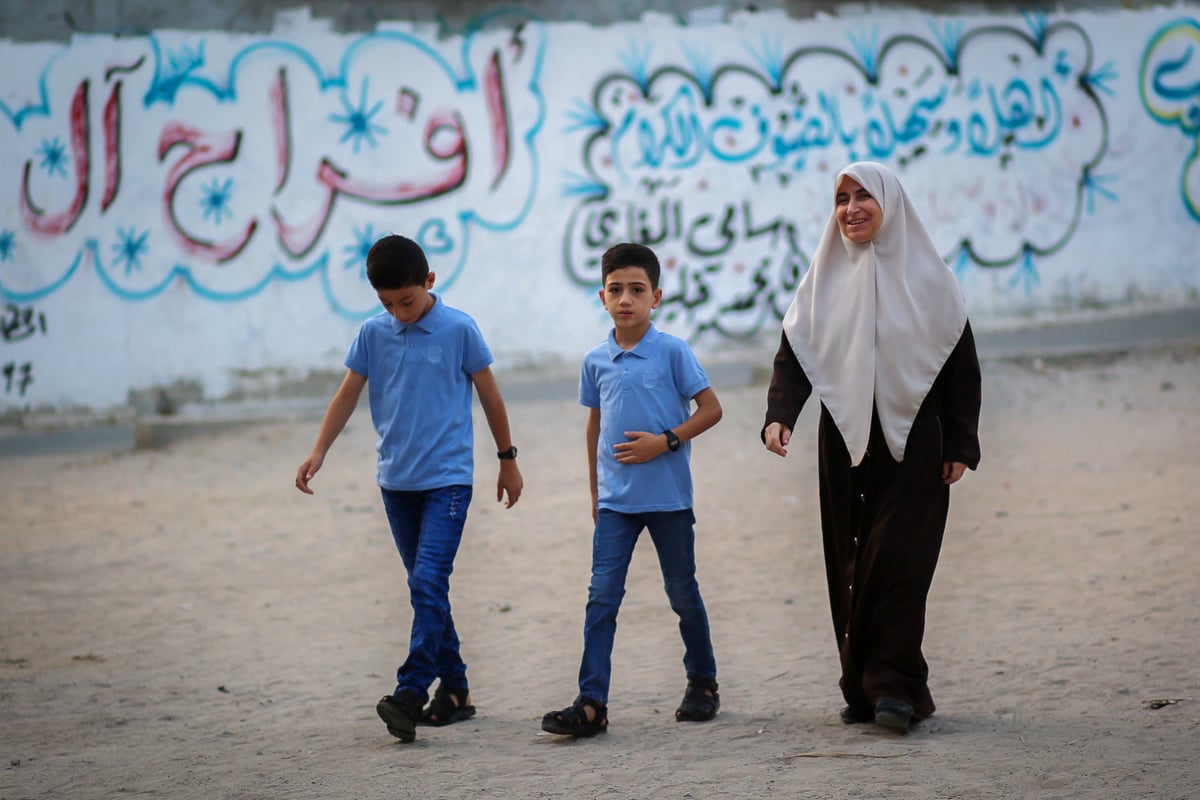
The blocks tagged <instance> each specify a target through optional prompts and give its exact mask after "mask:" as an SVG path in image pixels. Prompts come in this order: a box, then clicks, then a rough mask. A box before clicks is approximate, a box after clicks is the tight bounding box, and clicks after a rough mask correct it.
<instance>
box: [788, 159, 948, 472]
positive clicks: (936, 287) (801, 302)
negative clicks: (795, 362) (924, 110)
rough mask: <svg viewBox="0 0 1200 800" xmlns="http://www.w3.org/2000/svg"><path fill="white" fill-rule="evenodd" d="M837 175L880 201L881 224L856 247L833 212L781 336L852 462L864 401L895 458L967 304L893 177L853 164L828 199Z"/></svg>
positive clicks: (859, 448)
mask: <svg viewBox="0 0 1200 800" xmlns="http://www.w3.org/2000/svg"><path fill="white" fill-rule="evenodd" d="M844 176H849V177H851V178H853V179H854V180H856V181H858V182H859V183H860V184H862V187H863V188H864V189H866V190H867V192H869V193H870V195H871V197H873V198H874V199H875V201H876V202H877V203H879V207H880V209H882V211H883V224H882V225H881V227H880V228H879V232H878V233H877V234H876V235H875V238H874V239H872V240H871V241H870V242H868V243H866V244H855V243H854V242H852V241H850V240H849V239H846V238H844V237H843V236H842V231H841V228H839V227H838V222H837V210H836V208H835V210H834V213H833V214H832V215H831V216H830V217H829V222H828V224H826V226H825V232H824V233H823V234H822V235H821V241H820V242H819V243H818V244H817V249H816V252H815V253H814V254H813V257H812V260H811V262H810V263H809V267H808V272H807V273H806V274H805V275H804V278H803V279H802V280H801V281H800V285H799V287H797V289H796V297H795V299H794V300H792V305H791V307H790V308H789V309H788V311H787V314H786V315H784V318H783V331H784V333H785V334H786V336H787V340H788V343H789V344H791V346H792V350H794V351H795V353H796V358H797V359H799V361H800V365H801V366H802V367H803V368H804V372H805V374H806V375H807V376H808V379H809V381H810V382H811V383H812V385H813V391H815V392H816V394H817V396H818V397H819V398H821V402H822V403H824V404H825V407H826V408H827V409H829V413H830V415H831V416H832V417H833V421H834V423H836V425H837V427H838V430H839V431H841V434H842V438H844V439H845V441H846V448H847V449H848V450H849V452H850V463H851V464H852V465H854V466H857V465H858V464H859V463H860V462H861V461H862V459H863V455H864V454H865V453H866V451H867V440H868V438H869V437H870V434H871V408H872V403H874V406H875V407H876V408H877V409H878V412H879V421H880V424H881V425H882V427H883V433H884V437H885V439H886V440H887V446H888V450H890V451H891V454H892V457H893V458H894V459H896V460H897V461H903V460H904V446H905V443H906V442H907V441H908V432H909V429H911V428H912V423H913V419H914V418H915V417H916V415H917V411H918V410H919V409H920V408H921V403H922V401H924V399H925V395H927V394H928V393H929V389H930V388H931V387H932V386H933V381H934V379H935V378H937V376H938V373H939V372H940V371H941V369H942V366H943V365H944V364H945V363H946V359H947V358H948V357H949V356H950V353H951V352H952V351H953V350H954V346H955V345H956V344H958V339H959V337H960V336H961V335H962V332H963V327H964V326H965V325H966V321H967V309H966V303H965V301H964V300H963V295H962V291H961V290H960V289H959V286H958V281H957V280H956V279H955V277H954V273H953V272H952V271H951V270H950V268H949V267H947V266H946V263H945V262H944V261H942V257H941V255H940V254H939V253H938V250H937V247H936V246H935V245H934V243H933V240H932V239H931V238H930V236H929V234H928V233H927V232H926V231H925V227H924V226H923V225H922V224H921V220H920V219H919V218H918V217H917V212H916V210H915V209H914V208H913V205H912V202H911V201H910V200H909V199H908V195H907V194H906V193H905V191H904V187H902V186H901V185H900V179H899V178H897V177H896V175H895V173H893V172H892V171H891V170H890V169H888V168H887V167H885V166H883V165H882V164H876V163H873V162H866V161H860V162H856V163H854V164H851V165H849V166H848V167H846V168H845V169H843V170H842V171H841V172H839V173H838V175H837V177H836V178H835V179H834V183H833V186H834V194H835V195H836V193H837V190H838V186H840V185H841V182H842V178H843V177H844Z"/></svg>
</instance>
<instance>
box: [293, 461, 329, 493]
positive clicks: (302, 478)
mask: <svg viewBox="0 0 1200 800" xmlns="http://www.w3.org/2000/svg"><path fill="white" fill-rule="evenodd" d="M323 463H325V459H324V458H322V457H320V456H309V457H308V459H307V460H305V462H304V463H303V464H301V465H300V467H299V469H297V470H296V488H297V489H299V490H300V491H302V492H304V493H305V494H312V493H313V490H312V489H310V488H308V482H309V481H311V480H312V479H313V476H314V475H316V474H317V470H319V469H320V468H321V465H322V464H323Z"/></svg>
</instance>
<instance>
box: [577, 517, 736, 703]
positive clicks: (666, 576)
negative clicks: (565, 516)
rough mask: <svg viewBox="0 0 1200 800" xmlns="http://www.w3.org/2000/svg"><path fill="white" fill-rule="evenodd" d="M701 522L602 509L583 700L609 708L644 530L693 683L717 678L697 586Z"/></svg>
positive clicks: (586, 626)
mask: <svg viewBox="0 0 1200 800" xmlns="http://www.w3.org/2000/svg"><path fill="white" fill-rule="evenodd" d="M695 522H696V517H695V515H694V514H693V513H692V510H691V509H690V508H689V509H684V510H682V511H658V512H651V513H644V514H622V513H620V512H617V511H610V510H608V509H603V508H602V509H600V512H599V514H598V515H597V518H596V531H595V533H594V534H593V537H592V582H591V585H590V586H589V587H588V602H587V613H586V618H585V620H584V624H583V661H582V663H581V664H580V666H579V694H580V695H581V696H583V697H587V698H591V699H592V700H596V701H597V702H600V703H604V704H607V703H608V686H609V682H610V679H611V677H612V649H613V639H614V638H615V636H616V633H617V611H618V610H620V608H621V600H622V599H623V598H624V597H625V576H626V574H627V573H628V572H629V562H630V559H632V558H633V548H634V545H636V544H637V540H638V536H639V535H640V534H641V532H642V530H643V529H645V530H649V531H650V539H651V540H652V541H653V542H654V549H655V550H656V551H657V552H658V564H659V567H660V568H661V569H662V575H663V586H664V588H665V589H666V590H667V599H668V600H669V601H670V603H671V610H672V611H674V612H675V613H676V614H677V615H678V616H679V633H680V635H681V636H682V637H683V648H684V652H683V666H684V670H685V671H686V674H687V677H688V679H689V680H690V679H693V678H701V679H702V678H712V679H715V678H716V677H717V662H716V659H715V658H714V657H713V648H712V637H711V636H710V634H709V630H708V613H707V612H706V611H705V610H704V600H703V599H702V598H701V597H700V586H699V585H698V584H697V583H696V533H695V530H694V528H693V525H695Z"/></svg>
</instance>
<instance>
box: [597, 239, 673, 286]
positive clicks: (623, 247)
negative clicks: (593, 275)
mask: <svg viewBox="0 0 1200 800" xmlns="http://www.w3.org/2000/svg"><path fill="white" fill-rule="evenodd" d="M625 267H641V268H642V269H644V270H646V277H647V278H649V279H650V288H651V289H657V288H658V278H659V274H660V272H661V269H660V267H659V266H658V256H656V255H654V251H653V250H651V249H650V248H649V247H646V245H644V244H636V243H634V242H622V243H621V244H614V245H613V246H612V247H610V248H608V249H607V250H605V251H604V255H602V256H601V257H600V280H601V281H607V280H608V274H609V273H610V272H612V271H613V270H617V269H624V268H625Z"/></svg>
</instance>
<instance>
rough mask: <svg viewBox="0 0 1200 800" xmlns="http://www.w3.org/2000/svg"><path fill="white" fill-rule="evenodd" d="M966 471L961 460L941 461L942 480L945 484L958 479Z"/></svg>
mask: <svg viewBox="0 0 1200 800" xmlns="http://www.w3.org/2000/svg"><path fill="white" fill-rule="evenodd" d="M966 471H967V465H966V464H964V463H962V462H961V461H943V462H942V480H943V481H944V482H945V484H946V485H947V486H949V485H950V484H952V483H955V482H956V481H958V479H959V478H961V477H962V476H963V473H965V472H966Z"/></svg>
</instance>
